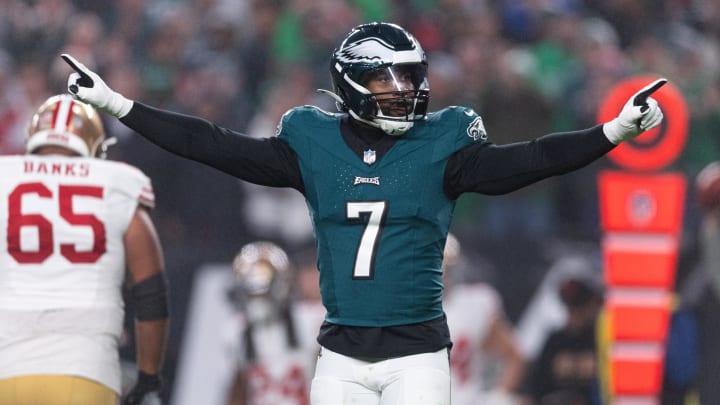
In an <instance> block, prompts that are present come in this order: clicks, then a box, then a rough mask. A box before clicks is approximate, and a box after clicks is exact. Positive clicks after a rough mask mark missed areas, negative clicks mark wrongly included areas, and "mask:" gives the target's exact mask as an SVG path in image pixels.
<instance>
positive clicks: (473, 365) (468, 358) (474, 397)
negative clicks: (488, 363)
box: [443, 284, 501, 405]
mask: <svg viewBox="0 0 720 405" xmlns="http://www.w3.org/2000/svg"><path fill="white" fill-rule="evenodd" d="M443 307H444V310H445V314H446V315H447V320H448V327H449V328H450V337H451V338H452V341H453V347H452V350H451V351H450V377H451V396H452V403H453V405H475V404H478V403H480V397H481V396H482V394H483V391H484V390H485V389H487V387H483V380H484V376H483V370H484V369H483V367H484V364H483V354H482V344H483V341H484V339H485V337H486V335H487V334H488V332H489V330H490V326H491V325H492V322H493V320H494V319H495V318H496V317H497V316H498V314H499V311H500V310H501V301H500V296H499V295H498V293H497V292H496V291H495V290H494V289H492V288H491V287H490V286H488V285H485V284H459V285H456V286H453V287H452V288H451V289H448V291H446V296H445V297H444V299H443Z"/></svg>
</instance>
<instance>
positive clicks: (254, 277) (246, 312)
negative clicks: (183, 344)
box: [228, 241, 325, 405]
mask: <svg viewBox="0 0 720 405" xmlns="http://www.w3.org/2000/svg"><path fill="white" fill-rule="evenodd" d="M295 271H296V270H295V269H294V268H293V266H292V264H291V263H290V260H289V258H288V255H287V254H286V253H285V251H284V250H283V249H282V248H280V247H279V246H278V245H276V244H274V243H271V242H265V241H259V242H253V243H249V244H247V245H245V246H243V247H242V248H241V250H240V252H239V253H238V254H237V256H236V257H235V260H234V261H233V272H234V275H235V285H234V286H233V289H232V291H231V294H230V296H231V298H232V301H233V303H234V304H235V306H236V308H237V309H238V313H237V317H236V318H234V320H233V323H232V325H230V330H231V331H232V332H230V333H229V336H228V337H229V338H230V339H231V341H230V344H231V346H235V347H234V348H233V351H234V352H235V354H236V359H237V370H236V373H235V378H234V380H233V383H232V387H231V391H230V394H229V399H228V404H229V405H308V404H309V403H310V380H311V378H312V375H313V370H314V364H315V360H316V358H317V354H318V351H319V349H320V346H319V344H318V343H317V342H316V341H315V335H316V333H317V329H318V328H319V327H320V324H322V321H323V318H324V316H325V310H324V308H323V307H322V305H321V304H319V301H317V300H316V301H317V302H316V303H315V305H310V304H309V303H305V302H304V300H302V299H301V298H303V297H299V298H298V300H293V299H291V292H292V291H291V290H292V289H294V288H295V286H296V285H297V284H298V283H297V282H296V277H295V275H294V272H295ZM298 281H299V280H298Z"/></svg>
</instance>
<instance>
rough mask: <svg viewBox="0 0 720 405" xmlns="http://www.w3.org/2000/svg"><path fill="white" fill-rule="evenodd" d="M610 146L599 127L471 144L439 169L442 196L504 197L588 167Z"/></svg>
mask: <svg viewBox="0 0 720 405" xmlns="http://www.w3.org/2000/svg"><path fill="white" fill-rule="evenodd" d="M614 147H615V145H614V144H612V143H611V142H610V141H608V139H607V138H606V137H605V134H603V130H602V125H598V126H595V127H593V128H590V129H585V130H580V131H571V132H558V133H553V134H548V135H544V136H542V137H539V138H537V139H533V140H531V141H527V142H518V143H512V144H507V145H495V144H492V143H489V142H485V143H478V144H471V145H469V146H467V147H465V148H463V149H460V150H458V151H457V152H455V153H454V154H453V155H452V156H451V157H450V159H449V160H448V164H447V166H446V168H445V174H444V180H443V181H444V183H443V188H444V191H445V194H446V195H447V196H448V197H449V198H451V199H456V198H458V197H459V196H460V194H462V193H465V192H475V193H481V194H490V195H497V194H505V193H509V192H511V191H515V190H517V189H519V188H522V187H524V186H527V185H529V184H532V183H535V182H537V181H539V180H542V179H545V178H548V177H551V176H556V175H560V174H564V173H567V172H570V171H573V170H576V169H579V168H581V167H583V166H586V165H588V164H590V163H591V162H593V161H595V160H597V159H598V158H600V157H601V156H603V155H605V154H606V153H608V152H609V151H610V150H612V149H613V148H614Z"/></svg>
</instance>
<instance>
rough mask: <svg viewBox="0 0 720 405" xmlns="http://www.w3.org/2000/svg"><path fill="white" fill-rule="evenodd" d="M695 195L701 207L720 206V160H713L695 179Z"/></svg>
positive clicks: (704, 208)
mask: <svg viewBox="0 0 720 405" xmlns="http://www.w3.org/2000/svg"><path fill="white" fill-rule="evenodd" d="M695 196H696V198H697V201H698V204H699V205H700V208H702V209H703V210H706V211H707V210H712V209H715V208H720V161H717V162H712V163H710V164H709V165H707V166H705V168H704V169H702V170H701V171H700V173H699V174H698V175H697V177H696V179H695Z"/></svg>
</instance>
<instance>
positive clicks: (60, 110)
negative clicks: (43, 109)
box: [53, 99, 73, 133]
mask: <svg viewBox="0 0 720 405" xmlns="http://www.w3.org/2000/svg"><path fill="white" fill-rule="evenodd" d="M72 103H73V102H72V100H68V99H62V100H60V101H58V104H57V107H56V108H55V112H54V113H53V129H54V130H55V131H57V132H58V133H65V132H67V128H68V127H69V126H70V121H71V120H72Z"/></svg>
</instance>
